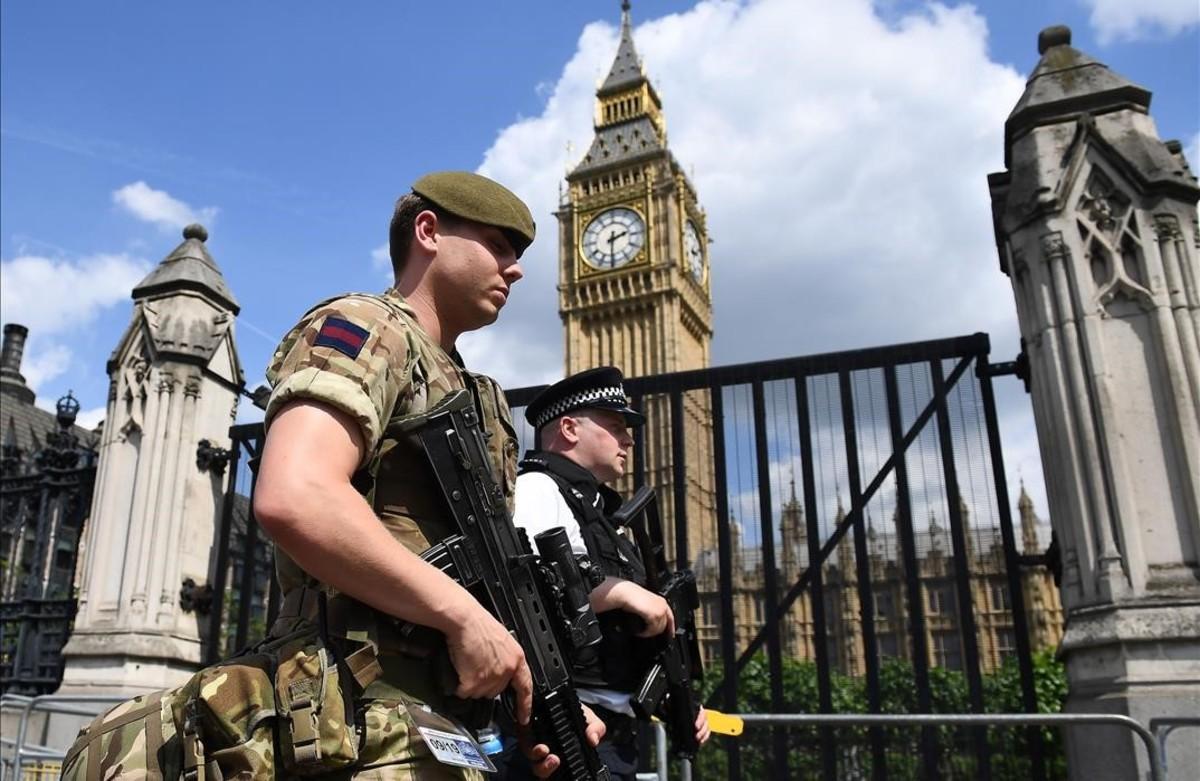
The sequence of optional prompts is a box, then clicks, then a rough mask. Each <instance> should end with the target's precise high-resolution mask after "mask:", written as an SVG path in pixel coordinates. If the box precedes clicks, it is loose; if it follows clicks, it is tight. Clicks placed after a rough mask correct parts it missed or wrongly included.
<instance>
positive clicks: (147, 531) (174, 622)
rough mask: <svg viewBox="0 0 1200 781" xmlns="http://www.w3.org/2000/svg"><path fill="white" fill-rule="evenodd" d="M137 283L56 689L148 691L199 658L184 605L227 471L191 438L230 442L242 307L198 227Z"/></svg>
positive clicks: (194, 628) (119, 351)
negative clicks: (207, 464) (213, 464)
mask: <svg viewBox="0 0 1200 781" xmlns="http://www.w3.org/2000/svg"><path fill="white" fill-rule="evenodd" d="M183 237H184V241H183V243H182V244H180V245H179V246H178V247H176V248H175V250H174V251H173V252H171V254H169V255H168V256H167V257H166V258H165V259H164V260H163V261H162V262H161V263H160V264H159V265H158V267H157V268H155V269H154V270H153V271H151V272H150V274H149V275H148V276H147V277H146V278H145V279H143V280H142V281H141V282H140V283H139V284H138V285H137V287H135V288H134V289H133V301H134V306H133V318H132V320H131V322H130V324H129V327H128V328H127V329H126V330H125V334H124V335H123V336H122V337H121V340H120V342H119V343H118V344H117V347H116V349H115V350H114V351H113V353H112V356H111V357H110V358H109V361H108V374H109V377H110V384H109V397H108V413H107V417H106V420H105V424H104V434H103V438H102V440H101V442H100V447H99V454H100V456H99V458H100V462H99V471H98V474H97V477H96V488H95V495H94V499H93V503H92V513H91V518H90V520H89V523H88V527H87V530H86V532H85V540H86V542H85V545H84V550H85V551H86V553H85V556H86V558H85V560H84V561H83V562H82V577H81V580H80V583H81V585H80V591H79V608H78V613H77V615H76V617H75V629H74V631H73V633H72V635H71V640H70V642H69V643H68V644H67V646H66V648H65V649H64V651H63V654H64V656H66V657H67V666H66V670H65V672H64V675H63V687H62V689H61V691H64V692H70V691H74V692H81V691H128V692H137V691H147V690H151V689H157V688H163V687H166V686H170V685H173V684H175V683H177V682H178V681H179V680H180V678H181V677H182V676H183V675H185V674H186V673H187V672H189V670H192V669H194V667H195V665H196V664H197V663H199V661H200V658H201V654H200V645H201V640H202V638H201V626H203V625H205V624H206V622H205V621H203V620H202V619H201V618H200V617H198V616H197V615H196V613H195V612H185V610H184V609H183V608H182V607H181V605H180V602H181V600H180V588H181V586H182V585H183V582H184V581H185V580H188V579H190V580H192V581H193V582H194V583H207V582H210V570H211V565H210V562H209V553H210V551H211V549H212V546H213V544H214V542H215V536H214V528H215V518H216V512H217V508H218V506H219V502H220V499H221V496H222V493H223V487H224V479H223V476H222V475H221V474H219V473H218V470H215V469H212V468H209V469H207V470H202V469H201V468H200V466H199V465H198V463H197V446H198V444H199V442H200V441H201V440H205V439H206V440H209V442H210V443H214V444H216V445H220V446H226V447H227V446H228V441H229V439H228V436H229V426H230V424H231V423H232V422H233V419H234V415H235V413H236V410H237V400H238V394H239V391H240V390H241V389H242V387H243V385H244V378H243V376H242V368H241V365H240V363H239V362H238V355H237V348H236V346H235V344H234V337H233V319H234V316H236V315H237V313H238V310H239V307H238V303H237V301H236V300H235V299H234V297H233V294H232V293H231V292H230V291H229V288H228V287H227V286H226V284H225V280H224V278H223V277H222V276H221V272H220V270H219V269H218V268H217V264H216V263H215V262H213V259H212V256H211V255H209V253H208V250H207V248H206V247H205V246H204V242H205V241H206V240H207V238H208V234H207V232H206V231H205V229H204V228H203V227H202V226H200V225H189V226H188V227H187V228H185V229H184V231H183Z"/></svg>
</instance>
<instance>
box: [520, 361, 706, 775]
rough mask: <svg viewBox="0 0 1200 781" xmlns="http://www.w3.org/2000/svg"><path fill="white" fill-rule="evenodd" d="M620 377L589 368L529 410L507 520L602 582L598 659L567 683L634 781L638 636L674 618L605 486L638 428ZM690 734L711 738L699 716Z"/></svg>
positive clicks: (612, 761)
mask: <svg viewBox="0 0 1200 781" xmlns="http://www.w3.org/2000/svg"><path fill="white" fill-rule="evenodd" d="M623 379H624V378H623V377H622V375H621V372H620V370H618V369H616V368H615V367H612V366H604V367H600V368H597V369H590V370H587V371H583V372H580V373H578V374H575V375H572V376H570V377H567V378H566V379H564V380H562V381H560V382H558V383H555V384H554V385H551V386H550V387H549V388H547V389H546V390H545V391H543V392H542V393H541V394H539V395H538V396H537V397H536V398H535V399H534V400H533V401H532V402H530V404H529V406H528V407H527V408H526V410H525V418H526V419H527V420H528V421H529V423H530V425H531V426H533V429H534V431H536V432H537V435H538V442H539V449H537V450H534V451H531V452H529V453H526V455H525V458H524V459H523V460H522V461H521V464H520V468H521V472H520V475H519V477H518V478H517V499H516V501H517V509H516V514H515V516H514V520H515V521H516V523H517V525H518V526H521V527H523V528H525V529H526V532H527V533H528V534H529V536H530V538H532V537H533V536H534V535H535V534H537V533H539V532H542V531H546V530H548V529H552V528H555V527H558V526H561V527H563V528H564V529H565V530H566V532H567V536H568V538H569V539H570V540H571V545H572V548H573V549H574V551H575V553H577V554H585V553H586V554H588V555H589V556H590V558H591V559H592V561H593V563H595V564H596V565H597V566H598V567H600V569H601V571H602V572H603V573H604V575H605V578H604V581H603V582H602V583H601V584H600V585H599V586H597V587H596V588H595V589H594V590H593V591H592V593H591V603H592V608H593V609H594V610H595V611H596V613H597V616H598V618H599V620H600V626H601V630H602V633H603V640H602V644H601V649H600V653H599V654H598V655H597V658H596V660H595V661H594V662H593V663H591V664H588V665H585V666H581V667H578V668H577V669H576V670H574V675H575V679H576V681H577V683H578V684H579V686H580V688H579V699H580V700H581V701H583V702H585V703H588V704H589V705H590V706H591V708H592V710H593V711H595V713H596V715H598V716H599V717H600V719H601V720H602V721H603V722H604V723H605V726H606V727H607V731H606V735H605V738H604V740H603V741H602V742H601V743H600V746H599V751H600V758H601V759H602V760H604V762H605V764H606V765H607V766H608V769H609V771H610V773H612V775H613V778H615V779H633V778H634V776H635V775H636V773H637V759H638V758H637V742H636V732H637V730H636V722H635V720H634V713H633V709H632V707H631V705H630V695H631V693H632V692H633V691H634V689H635V688H636V687H637V685H638V684H639V683H640V679H641V676H642V675H643V674H644V673H645V672H646V670H647V669H648V666H649V662H650V660H649V657H648V656H647V655H645V650H644V649H648V647H649V646H648V645H647V644H646V643H640V642H638V640H637V636H640V637H644V638H645V637H654V636H657V635H660V634H662V633H663V632H673V631H674V629H675V618H674V616H672V614H671V609H670V607H669V606H668V605H667V602H666V600H664V599H663V598H662V597H660V596H659V595H658V594H655V593H654V592H652V591H649V590H647V589H646V588H644V584H645V582H646V572H645V569H644V567H643V565H642V561H641V556H640V554H639V552H638V550H637V548H636V546H634V544H633V543H632V542H631V541H629V539H628V538H627V537H626V536H625V535H623V534H621V533H620V532H619V530H618V529H617V528H615V527H614V525H613V523H612V521H611V520H610V516H611V515H612V513H613V512H615V511H616V510H617V508H618V507H620V505H621V499H620V496H619V495H618V494H617V492H616V491H614V490H613V489H612V488H610V487H609V486H608V485H607V483H611V482H613V481H615V480H617V479H618V478H620V477H621V476H622V475H624V474H625V470H626V467H627V465H628V462H629V459H630V458H632V449H633V437H632V436H631V435H630V433H629V429H630V427H632V426H641V425H642V424H643V423H645V418H644V416H643V415H642V414H641V413H639V412H638V411H636V410H634V409H632V408H631V407H630V406H629V403H628V400H627V398H626V396H625V389H624V386H623V384H622V381H623ZM623 613H627V614H633V615H634V616H637V617H638V618H639V619H640V623H641V624H643V625H644V626H643V627H642V628H641V630H640V631H636V632H635V630H634V629H633V628H631V627H635V626H636V624H635V623H634V622H630V621H629V619H628V617H627V616H625V615H622V614H623ZM696 736H697V739H698V740H699V741H700V742H704V741H706V740H708V737H709V728H708V723H707V718H706V716H705V713H704V710H703V709H701V711H700V714H699V716H698V717H697V720H696ZM518 764H519V762H516V763H514V766H515V765H518ZM513 775H514V776H519V771H514V773H513Z"/></svg>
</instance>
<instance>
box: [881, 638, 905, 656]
mask: <svg viewBox="0 0 1200 781" xmlns="http://www.w3.org/2000/svg"><path fill="white" fill-rule="evenodd" d="M879 655H880V656H881V657H891V658H897V657H899V656H900V646H899V643H898V642H897V640H896V636H895V635H893V634H884V635H880V636H879Z"/></svg>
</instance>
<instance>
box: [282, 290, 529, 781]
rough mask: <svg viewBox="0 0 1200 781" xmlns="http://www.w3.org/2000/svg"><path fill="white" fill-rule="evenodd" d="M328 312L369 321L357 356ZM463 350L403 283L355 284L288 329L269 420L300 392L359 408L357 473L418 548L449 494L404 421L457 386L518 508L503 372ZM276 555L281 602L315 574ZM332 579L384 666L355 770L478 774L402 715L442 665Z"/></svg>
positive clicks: (390, 521)
mask: <svg viewBox="0 0 1200 781" xmlns="http://www.w3.org/2000/svg"><path fill="white" fill-rule="evenodd" d="M331 317H332V318H337V319H339V320H342V321H346V322H349V323H351V324H353V325H356V326H358V327H359V328H361V329H363V331H366V332H368V334H369V335H368V336H366V338H365V340H364V341H363V343H362V345H361V349H360V351H359V353H358V355H357V357H356V358H351V357H349V356H348V355H347V354H345V353H344V352H342V351H339V350H337V349H334V348H330V347H322V346H320V345H319V342H320V341H321V340H320V338H319V337H320V334H321V333H322V329H323V324H324V323H326V322H327V321H328V320H329V318H331ZM456 358H457V356H451V355H448V354H447V353H446V352H445V351H444V350H443V349H442V348H441V347H440V346H439V345H437V344H436V343H434V342H433V341H432V340H431V339H430V338H429V336H428V335H427V334H426V333H425V332H424V330H422V329H421V327H420V326H419V325H418V324H417V321H416V316H415V313H414V312H413V310H412V309H411V307H409V306H408V304H407V303H405V302H404V300H403V297H402V296H401V295H400V294H399V293H397V292H396V291H395V290H389V291H387V292H386V293H384V295H383V296H363V295H350V296H343V297H341V298H337V299H333V300H330V301H327V302H324V303H322V304H318V305H317V306H316V307H314V308H313V309H312V310H310V311H309V312H308V313H307V314H306V315H305V316H304V317H303V318H301V320H300V322H299V324H298V325H297V326H296V327H295V328H293V329H292V331H291V332H290V333H289V334H288V335H287V336H286V337H284V339H283V342H282V343H281V344H280V346H279V348H278V349H277V350H276V352H275V356H274V358H273V359H272V362H271V367H270V369H269V370H268V372H267V379H268V381H269V382H270V383H271V384H272V386H273V388H274V391H273V393H272V395H271V400H270V402H269V404H268V406H267V422H268V423H267V424H268V426H269V425H270V421H271V419H272V417H273V415H274V414H275V413H276V412H277V411H278V410H279V409H280V408H282V407H283V406H284V405H285V404H287V403H289V402H292V401H295V400H299V399H309V400H316V401H321V402H324V403H326V404H329V405H331V406H333V407H336V408H337V409H339V410H341V411H343V412H345V413H346V414H347V415H350V416H351V417H353V418H354V420H355V421H356V422H357V423H358V425H359V427H360V428H361V430H362V435H363V441H364V444H365V445H366V449H367V456H366V457H365V459H364V461H363V463H362V464H361V466H360V470H359V473H358V474H357V475H356V476H355V484H356V486H358V487H359V488H360V490H362V492H363V493H364V494H365V496H366V498H367V501H368V502H369V503H370V504H371V505H372V507H373V509H374V510H375V513H376V515H377V516H378V517H379V519H380V521H381V522H382V523H383V525H384V526H385V527H386V528H387V529H388V531H390V532H391V533H392V535H393V536H394V537H395V538H396V540H398V541H399V542H400V543H402V544H403V545H404V546H405V547H407V548H408V549H409V550H411V551H413V552H414V553H420V552H421V551H423V550H425V549H426V548H428V547H429V545H430V543H431V542H437V541H438V540H441V539H442V538H444V537H446V536H447V535H448V534H449V533H450V529H449V528H447V526H446V525H445V519H444V518H443V517H442V510H441V507H442V501H443V500H442V498H441V496H440V495H439V494H438V492H437V489H436V488H433V487H432V486H435V485H436V481H435V480H434V478H433V475H432V474H431V473H430V472H429V467H428V466H427V464H426V463H425V457H424V456H423V455H422V454H421V453H420V452H419V451H418V450H417V449H416V448H414V447H413V446H412V445H410V444H409V443H408V442H407V441H406V440H405V439H404V438H402V437H400V436H399V435H398V434H397V432H398V431H399V426H400V425H401V424H402V423H403V422H404V421H405V420H407V419H408V418H410V417H411V416H413V415H418V414H420V413H423V412H425V411H426V410H428V409H429V408H431V407H432V406H434V405H435V404H437V402H438V401H440V400H441V399H442V398H443V397H445V396H446V395H447V394H448V393H450V392H452V391H455V390H458V389H461V388H471V389H473V390H474V392H475V395H476V398H477V400H478V403H479V405H480V407H481V411H482V413H483V414H482V417H483V420H484V421H485V424H486V425H487V427H488V429H489V432H490V433H491V434H492V436H490V437H489V438H488V444H489V450H490V455H491V458H492V463H493V468H494V469H495V472H496V474H497V476H498V477H500V482H501V484H502V485H503V487H504V490H505V493H506V496H507V498H508V501H509V510H510V511H511V510H512V496H513V490H514V487H515V483H516V456H517V440H516V434H515V431H514V429H513V425H512V420H511V417H510V414H509V408H508V404H507V402H506V401H505V399H504V394H503V392H502V391H501V390H500V388H499V386H497V385H496V384H495V382H493V381H492V380H491V379H489V378H487V377H484V376H482V375H475V374H471V373H470V372H467V371H465V370H464V369H462V367H461V366H460V365H459V364H458V362H457V361H456ZM276 562H277V565H276V570H277V574H278V577H279V582H280V587H281V591H282V592H283V593H284V595H285V602H286V601H287V596H286V595H288V594H290V593H295V592H296V591H297V590H305V589H311V588H313V587H314V586H315V585H316V584H315V583H314V582H313V580H312V578H311V577H309V576H308V575H306V574H305V573H304V572H303V571H302V570H301V569H300V568H299V567H298V566H297V565H296V564H295V563H294V562H293V561H292V560H291V559H290V558H289V557H288V556H287V555H286V554H285V553H284V552H283V551H280V550H277V551H276ZM324 590H325V592H326V594H328V595H330V596H331V597H333V598H332V600H331V602H330V604H331V605H341V609H340V610H331V614H337V613H340V614H341V615H335V616H334V619H333V622H334V623H337V622H338V621H339V620H341V621H342V622H344V623H345V624H346V625H345V626H342V627H331V629H332V631H334V632H335V633H338V632H340V633H342V634H343V635H349V636H352V637H361V636H362V635H361V634H356V633H363V634H365V635H368V636H370V639H371V641H372V642H373V643H375V644H376V646H377V647H378V649H379V654H380V663H381V665H382V668H383V675H382V676H381V677H380V678H379V680H376V681H374V682H372V683H371V684H369V685H368V686H367V687H366V690H365V692H363V698H362V701H361V703H358V704H357V707H358V708H359V712H360V713H361V714H362V716H361V718H362V719H363V722H364V723H365V725H366V739H365V742H364V746H363V749H362V752H361V755H360V758H359V761H358V763H357V765H356V767H357V768H359V769H356V770H355V772H354V775H355V777H368V778H381V779H383V778H387V779H406V778H414V779H418V778H419V779H426V778H430V779H433V778H459V777H478V774H474V773H468V772H467V771H459V770H457V769H455V768H451V767H448V766H446V765H442V764H440V763H438V762H437V761H436V760H434V759H433V758H432V757H431V755H430V753H429V751H428V749H427V748H426V747H425V745H424V743H423V741H421V740H420V739H419V738H417V739H416V740H413V739H411V738H410V732H411V730H412V729H413V728H412V725H411V722H410V720H409V719H408V718H407V717H406V716H405V715H404V707H405V706H404V701H405V700H407V701H409V702H413V701H417V702H424V703H428V704H430V705H432V706H434V707H435V709H436V708H437V706H439V705H440V703H441V700H442V691H441V689H440V688H439V686H438V685H437V684H436V681H438V680H439V672H438V671H437V670H435V669H432V668H431V666H430V662H429V660H420V659H417V658H414V657H413V656H412V655H409V654H406V653H405V649H404V642H403V641H402V640H399V639H398V638H395V637H393V636H390V633H389V629H390V628H392V627H393V626H394V624H392V622H390V621H388V620H387V619H386V618H384V617H382V616H377V615H376V614H375V612H374V611H373V610H371V609H370V608H368V607H366V606H364V605H361V604H360V603H357V602H354V601H353V600H349V599H348V598H346V597H337V596H334V595H333V592H332V590H331V589H329V588H327V587H325V588H324ZM347 606H348V607H347ZM346 613H351V614H355V613H356V614H357V615H345V614H346ZM295 620H297V619H290V618H288V617H286V616H285V617H283V618H282V619H281V620H280V622H279V623H278V624H277V625H276V626H275V627H274V628H273V631H272V635H273V636H281V635H283V634H285V633H287V632H289V631H293V630H294V629H295V628H296V627H295V626H294V625H293V623H292V622H293V621H295ZM298 620H299V621H304V620H306V619H305V618H303V617H301V618H299V619H298ZM364 627H365V629H364ZM445 661H448V660H443V662H445Z"/></svg>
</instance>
